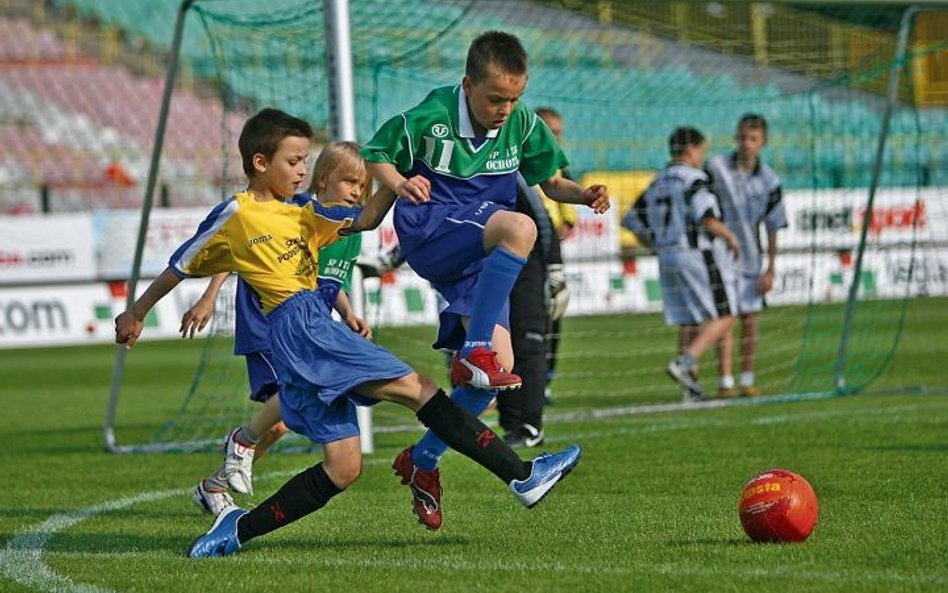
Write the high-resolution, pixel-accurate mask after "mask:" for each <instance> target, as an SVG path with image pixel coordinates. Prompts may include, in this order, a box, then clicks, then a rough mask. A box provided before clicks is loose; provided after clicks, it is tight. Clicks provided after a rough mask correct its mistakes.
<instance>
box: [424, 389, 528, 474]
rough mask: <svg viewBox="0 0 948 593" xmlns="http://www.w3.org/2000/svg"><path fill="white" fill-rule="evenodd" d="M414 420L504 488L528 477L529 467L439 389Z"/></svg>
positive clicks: (502, 441)
mask: <svg viewBox="0 0 948 593" xmlns="http://www.w3.org/2000/svg"><path fill="white" fill-rule="evenodd" d="M417 416H418V419H419V420H421V423H422V424H424V425H425V426H427V427H428V428H430V429H431V430H432V432H434V433H435V434H436V435H438V436H439V437H440V438H441V440H442V441H444V442H445V443H447V444H448V446H449V447H451V448H452V449H454V450H455V451H457V452H458V453H461V454H462V455H465V456H467V457H470V458H471V459H473V460H474V461H475V462H477V463H478V464H479V465H481V466H483V467H485V468H487V470H488V471H490V472H491V473H492V474H494V475H495V476H497V477H498V478H500V479H501V480H503V481H504V484H509V483H510V481H511V480H523V479H526V478H527V476H529V475H530V463H528V462H526V461H523V460H522V459H520V457H518V456H517V454H516V453H514V451H513V449H511V448H510V447H509V446H508V445H507V443H505V442H504V440H503V439H501V438H499V437H498V436H497V434H496V433H495V432H494V431H492V430H491V429H489V428H487V427H486V426H484V423H483V422H481V421H480V420H478V419H477V418H475V417H474V416H472V415H471V414H470V413H468V412H467V411H465V410H464V409H463V408H461V407H459V406H458V405H457V404H456V403H454V401H452V400H451V398H449V397H448V396H447V395H445V394H444V391H442V390H440V389H439V390H438V393H436V394H435V395H434V397H432V398H431V399H430V400H428V402H427V403H426V404H425V405H424V406H422V407H421V409H420V410H418V414H417Z"/></svg>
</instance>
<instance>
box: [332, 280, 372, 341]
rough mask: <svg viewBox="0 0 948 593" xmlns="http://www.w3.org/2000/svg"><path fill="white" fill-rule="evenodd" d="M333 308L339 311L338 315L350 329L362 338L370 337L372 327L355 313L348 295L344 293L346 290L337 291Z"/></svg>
mask: <svg viewBox="0 0 948 593" xmlns="http://www.w3.org/2000/svg"><path fill="white" fill-rule="evenodd" d="M333 308H334V309H335V310H336V312H337V313H339V316H340V317H342V320H343V321H344V322H345V323H346V325H348V326H349V328H350V329H352V331H354V332H356V333H358V334H359V335H360V336H362V337H363V338H366V339H369V340H371V339H372V328H370V327H369V324H368V323H366V321H365V319H362V318H361V317H359V316H358V315H356V314H355V310H354V309H353V308H352V303H350V302H349V295H347V294H346V291H344V290H340V291H339V294H337V295H336V304H335V306H334V307H333Z"/></svg>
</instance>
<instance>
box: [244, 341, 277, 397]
mask: <svg viewBox="0 0 948 593" xmlns="http://www.w3.org/2000/svg"><path fill="white" fill-rule="evenodd" d="M244 358H245V359H246V360H247V378H248V379H249V380H250V399H252V400H253V401H255V402H260V403H263V402H265V401H267V400H268V399H270V398H271V397H272V396H273V394H275V393H276V392H278V391H279V390H280V382H279V381H278V380H277V376H276V370H274V368H273V363H271V362H270V358H271V354H270V353H269V352H266V351H261V352H249V353H247V354H244Z"/></svg>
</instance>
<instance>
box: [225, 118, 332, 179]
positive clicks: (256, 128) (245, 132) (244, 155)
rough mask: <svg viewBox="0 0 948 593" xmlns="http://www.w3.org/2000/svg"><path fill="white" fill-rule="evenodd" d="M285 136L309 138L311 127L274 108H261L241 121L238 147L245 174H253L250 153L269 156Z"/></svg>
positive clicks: (248, 175)
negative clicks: (241, 126)
mask: <svg viewBox="0 0 948 593" xmlns="http://www.w3.org/2000/svg"><path fill="white" fill-rule="evenodd" d="M287 136H297V137H300V138H307V139H309V138H312V137H313V128H312V126H310V125H309V123H307V122H306V120H302V119H300V118H298V117H293V116H292V115H290V114H289V113H286V112H285V111H280V110H279V109H274V108H273V107H267V108H264V109H261V110H260V111H259V112H258V113H257V114H256V115H254V116H252V117H251V118H250V119H248V120H247V121H246V122H245V123H244V127H243V129H242V130H240V138H239V139H238V140H237V147H238V148H239V149H240V160H241V161H242V163H243V167H244V173H245V174H246V175H247V177H253V176H254V168H253V155H255V154H258V153H259V154H262V155H263V156H265V157H267V158H271V157H272V156H273V155H274V154H276V151H277V147H278V146H279V144H280V141H281V140H283V139H284V138H286V137H287Z"/></svg>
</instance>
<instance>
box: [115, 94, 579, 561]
mask: <svg viewBox="0 0 948 593" xmlns="http://www.w3.org/2000/svg"><path fill="white" fill-rule="evenodd" d="M312 135H313V134H312V129H311V128H310V126H309V124H307V123H306V122H305V121H303V120H300V119H298V118H295V117H293V116H291V115H288V114H286V113H284V112H282V111H279V110H276V109H264V110H263V111H261V112H259V113H258V114H256V115H255V116H253V117H251V118H250V119H249V120H247V122H246V123H245V124H244V128H243V130H242V131H241V134H240V139H239V147H240V154H241V158H242V161H243V168H244V172H245V173H246V174H247V177H248V181H249V185H248V189H247V191H245V192H241V193H239V194H237V195H235V196H234V197H232V198H231V199H229V200H227V201H225V202H223V203H221V204H220V205H219V206H217V207H216V208H214V209H213V210H212V211H211V213H210V215H208V217H207V219H205V220H204V222H202V223H201V225H200V226H199V227H198V230H197V233H196V234H195V236H194V237H192V238H191V239H189V240H188V241H186V242H185V243H184V244H183V245H182V246H181V247H179V248H178V250H177V251H175V253H174V254H173V255H172V256H171V259H170V262H169V266H168V268H167V269H166V270H165V271H164V272H162V274H161V275H160V276H159V277H158V278H156V279H155V280H154V281H153V282H152V283H151V285H150V286H149V287H148V288H147V289H146V290H145V292H144V294H142V296H141V297H139V298H138V300H137V301H136V302H135V303H134V304H133V305H132V306H131V307H130V308H129V309H128V310H127V311H125V312H124V313H122V314H121V315H119V316H118V317H116V319H115V340H116V342H118V343H120V344H125V345H126V347H127V348H131V347H132V346H133V345H134V344H135V342H136V341H137V340H138V338H139V336H140V335H141V332H142V327H143V320H144V318H145V316H146V315H147V313H148V311H150V310H151V308H152V307H153V306H154V305H155V303H157V302H158V300H159V299H161V298H162V297H163V296H165V295H166V294H167V293H168V292H169V291H170V290H171V289H172V288H174V287H175V286H176V285H177V284H178V283H179V282H180V281H181V279H182V278H184V277H189V276H207V275H213V274H217V273H220V272H225V271H232V272H237V273H238V274H240V276H241V277H242V278H243V279H244V280H245V281H246V282H247V284H248V285H250V287H251V288H253V290H254V292H256V293H257V295H258V296H259V297H260V302H261V306H262V309H263V311H264V313H265V314H266V315H267V321H268V323H269V326H270V329H269V332H270V334H269V335H270V349H271V352H272V354H273V366H274V369H275V370H276V374H277V377H278V379H279V382H280V406H281V411H282V413H283V420H284V422H286V424H287V426H289V427H290V428H291V429H292V430H294V431H297V432H299V433H301V434H305V435H306V436H308V437H309V438H310V440H312V441H313V442H315V443H319V444H321V445H322V446H323V451H324V454H325V455H324V460H323V462H321V463H319V464H317V465H315V466H313V467H310V468H308V469H306V470H303V471H302V472H300V473H299V474H297V475H296V476H294V477H292V478H290V480H289V481H288V482H287V483H286V484H284V485H283V486H282V487H281V488H280V489H279V490H278V491H277V492H276V493H275V494H273V495H272V496H271V497H270V498H268V499H267V500H265V501H263V502H262V503H260V504H259V505H258V506H257V507H256V508H254V509H252V510H250V511H249V512H248V511H245V510H243V509H240V508H238V507H236V506H235V507H232V508H230V509H228V510H225V511H223V512H222V513H220V514H219V515H218V517H217V519H216V520H215V521H214V524H213V525H212V526H211V529H210V530H209V531H208V532H207V533H205V534H204V535H202V536H200V537H199V538H197V540H195V542H194V544H193V545H192V546H191V549H190V551H189V556H191V557H192V558H198V557H209V556H225V555H229V554H233V553H234V552H236V551H238V550H239V549H240V548H241V546H242V545H243V544H245V543H246V542H247V541H249V540H250V539H252V538H254V537H258V536H260V535H263V534H265V533H269V532H270V531H273V530H275V529H277V528H279V527H282V526H284V525H287V524H289V523H291V522H293V521H296V520H297V519H300V518H302V517H304V516H306V515H308V514H309V513H312V512H314V511H316V510H318V509H319V508H321V507H323V506H324V505H325V504H326V503H327V502H328V501H329V500H330V499H331V498H332V497H333V496H335V495H337V494H339V493H340V492H342V490H344V489H345V488H347V487H348V486H349V485H351V484H352V483H353V482H355V480H356V479H357V478H358V477H359V474H360V473H361V471H362V454H361V450H360V445H359V438H358V431H359V429H358V424H357V423H356V415H355V409H354V406H355V404H356V403H360V404H371V403H373V402H375V401H392V402H395V403H399V404H401V405H404V406H406V407H407V408H409V409H411V410H412V411H413V412H415V413H416V415H417V416H418V419H419V420H420V421H421V422H422V424H424V425H425V426H427V427H428V428H429V429H431V430H432V431H433V432H434V433H436V434H437V435H438V436H439V437H440V438H441V439H443V440H444V441H445V442H446V443H448V445H450V446H451V447H453V448H454V449H455V450H457V451H459V452H460V453H462V454H464V455H466V456H468V457H470V458H471V459H473V460H475V461H476V462H477V463H478V464H480V465H482V466H484V467H485V468H487V469H488V470H489V471H490V472H491V473H493V474H494V475H496V476H497V477H498V478H500V479H501V480H503V481H504V482H505V483H506V484H508V486H509V488H510V490H511V491H512V492H513V493H514V495H515V496H516V497H517V498H518V500H520V502H521V503H523V504H524V505H526V506H527V507H532V506H533V505H535V504H536V503H538V502H539V501H540V500H541V499H542V498H543V497H544V496H545V495H546V494H547V493H548V492H549V491H550V489H551V488H552V487H553V486H554V485H555V484H556V483H557V482H558V481H559V480H560V479H561V478H562V477H563V476H565V475H566V474H567V473H568V472H569V471H570V470H572V469H573V467H575V465H576V464H577V463H578V462H579V457H580V449H579V447H578V446H575V445H573V446H570V447H568V448H567V449H565V450H564V451H562V452H560V453H556V454H553V455H545V456H542V455H541V456H540V457H538V458H536V459H534V460H533V461H532V462H525V461H523V460H521V459H520V458H519V457H517V455H516V454H515V453H514V452H513V451H512V450H511V449H510V447H508V446H507V445H506V444H504V442H503V441H502V439H499V438H497V435H496V434H495V433H494V432H492V431H491V430H490V429H488V428H487V427H486V426H484V424H482V423H481V422H480V421H478V420H477V419H476V418H474V417H473V416H471V415H470V414H469V413H467V412H465V411H464V410H462V409H461V408H459V407H458V406H457V405H456V404H455V403H454V402H452V401H451V400H450V399H449V398H448V397H447V395H445V393H444V392H443V391H442V390H440V389H438V387H437V386H436V385H435V384H434V382H433V381H432V380H431V379H429V378H428V377H425V376H423V375H420V374H418V373H416V372H415V371H413V370H412V369H411V368H410V367H408V366H407V365H406V364H405V363H403V362H402V361H400V360H399V359H398V358H396V357H395V356H393V355H392V354H391V353H390V352H389V351H388V350H386V349H384V348H382V347H381V346H378V345H376V344H374V343H372V342H370V341H369V340H366V339H364V338H362V337H361V336H359V335H358V334H357V333H355V332H353V331H351V330H350V329H349V328H348V327H347V326H345V325H344V324H341V323H338V322H335V321H333V320H332V318H331V316H330V314H329V310H328V308H327V307H326V305H325V302H324V300H323V298H322V296H321V295H320V294H319V293H318V292H317V291H316V290H315V289H316V274H315V272H316V266H317V261H316V260H317V257H318V251H319V248H321V247H323V246H325V245H328V244H330V243H332V242H334V241H336V240H337V239H338V238H339V232H340V231H343V232H355V231H362V230H365V229H368V228H374V227H375V226H377V225H378V223H379V222H380V221H381V218H382V215H384V213H385V212H386V211H387V210H388V208H389V207H390V206H391V203H392V200H393V197H392V195H391V194H384V193H383V195H381V196H377V197H376V198H375V199H373V200H372V201H371V202H370V204H369V205H368V206H367V207H366V209H365V211H362V209H361V208H359V207H352V206H347V205H332V206H323V205H320V204H319V203H318V202H315V201H312V202H310V203H309V204H307V205H306V206H304V207H299V206H295V205H290V204H286V203H285V199H286V198H288V197H291V196H293V195H295V194H296V193H297V191H298V190H299V187H300V185H301V184H302V182H303V179H304V178H305V176H306V157H307V154H308V152H309V145H310V138H311V137H312Z"/></svg>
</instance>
